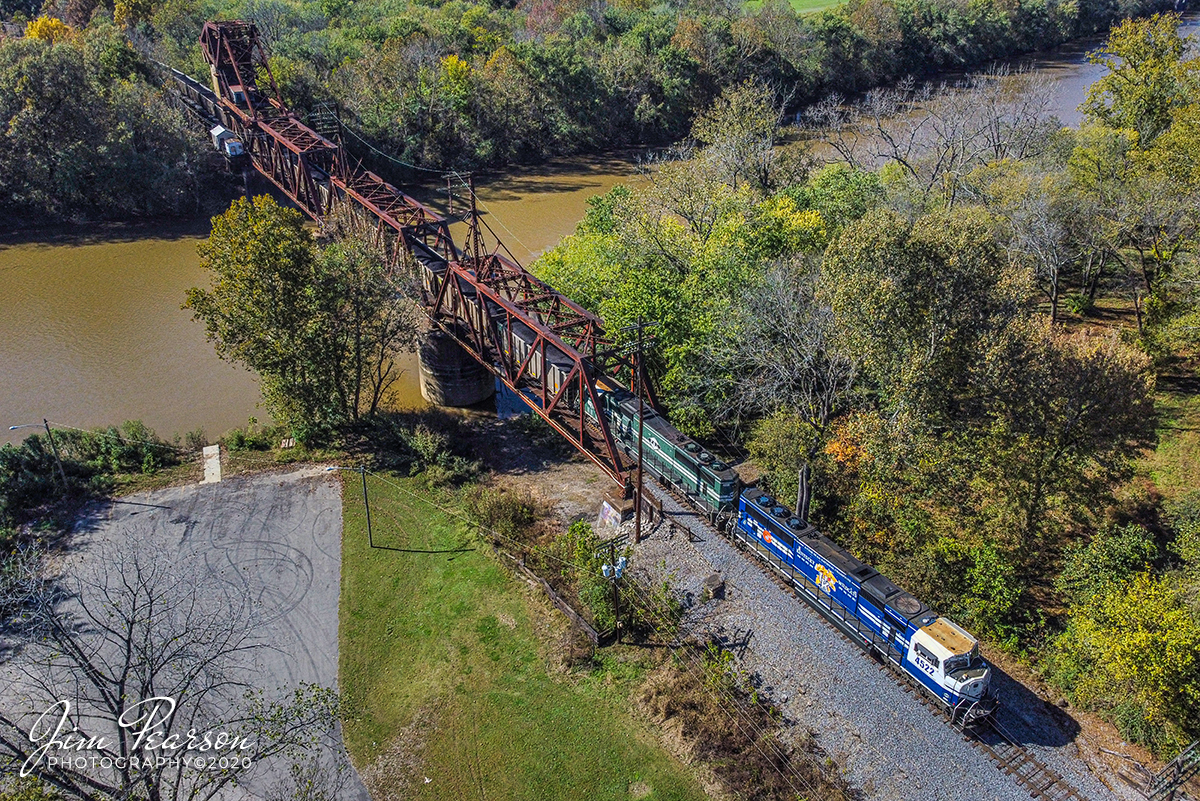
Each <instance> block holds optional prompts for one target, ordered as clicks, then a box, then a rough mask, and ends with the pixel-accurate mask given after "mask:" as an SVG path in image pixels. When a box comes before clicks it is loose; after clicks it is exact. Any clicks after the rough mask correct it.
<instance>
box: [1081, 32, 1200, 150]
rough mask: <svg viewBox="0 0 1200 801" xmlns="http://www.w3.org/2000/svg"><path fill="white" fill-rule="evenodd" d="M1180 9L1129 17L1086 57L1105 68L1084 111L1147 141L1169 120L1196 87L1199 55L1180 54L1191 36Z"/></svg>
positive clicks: (1199, 78)
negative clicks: (1185, 34)
mask: <svg viewBox="0 0 1200 801" xmlns="http://www.w3.org/2000/svg"><path fill="white" fill-rule="evenodd" d="M1179 23H1180V17H1179V15H1178V14H1155V15H1154V16H1152V17H1150V18H1149V19H1140V20H1134V19H1127V20H1125V21H1124V22H1122V23H1121V24H1120V25H1118V26H1117V27H1115V28H1113V30H1112V32H1111V33H1110V34H1109V36H1108V41H1106V42H1105V43H1104V46H1103V47H1102V48H1100V49H1099V50H1097V51H1095V52H1093V53H1090V54H1089V55H1088V60H1089V61H1091V62H1092V63H1093V64H1099V65H1101V66H1104V67H1106V68H1107V69H1108V73H1107V74H1106V75H1104V76H1103V77H1101V78H1100V79H1099V80H1097V81H1096V82H1095V83H1093V84H1092V85H1091V87H1090V88H1089V89H1088V96H1087V100H1086V101H1084V104H1083V106H1082V108H1083V111H1084V112H1085V113H1086V114H1087V115H1088V116H1089V117H1091V118H1093V119H1095V120H1097V121H1099V122H1101V123H1103V124H1104V125H1106V126H1108V127H1110V128H1123V129H1127V130H1131V131H1136V132H1137V133H1138V137H1139V139H1140V140H1141V144H1142V146H1144V147H1145V146H1149V145H1150V143H1151V142H1153V141H1154V140H1155V139H1156V138H1157V137H1158V135H1159V134H1161V133H1162V132H1163V131H1165V130H1166V129H1167V128H1168V127H1169V126H1170V124H1171V114H1172V112H1173V111H1174V110H1175V109H1176V108H1179V107H1180V106H1183V105H1187V103H1188V102H1189V98H1190V97H1191V98H1194V93H1195V92H1196V90H1197V89H1198V88H1200V58H1192V59H1186V60H1185V59H1184V55H1185V54H1186V53H1187V49H1188V45H1189V39H1186V38H1184V37H1182V36H1180V35H1179Z"/></svg>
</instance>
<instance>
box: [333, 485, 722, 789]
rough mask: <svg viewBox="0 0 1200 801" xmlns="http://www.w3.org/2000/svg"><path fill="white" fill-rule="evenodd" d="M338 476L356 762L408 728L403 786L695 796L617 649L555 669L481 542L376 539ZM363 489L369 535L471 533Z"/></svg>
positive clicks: (350, 741)
mask: <svg viewBox="0 0 1200 801" xmlns="http://www.w3.org/2000/svg"><path fill="white" fill-rule="evenodd" d="M346 478H347V482H346V484H345V492H344V497H345V504H344V512H343V521H344V525H345V529H344V535H343V546H342V595H341V624H340V640H341V642H340V648H341V653H340V671H339V673H340V682H341V686H342V691H343V693H344V695H345V697H346V700H347V704H348V705H349V709H348V712H349V716H350V718H351V719H350V720H348V721H347V723H346V725H345V736H346V744H347V747H348V749H349V751H350V754H351V756H352V757H353V759H354V762H355V764H356V765H357V766H358V767H359V768H360V769H363V768H367V767H368V766H370V765H371V764H373V763H374V762H375V761H376V758H377V757H378V756H379V755H380V754H381V753H384V752H386V751H387V750H388V749H389V746H392V745H393V744H395V743H396V742H397V737H398V736H401V735H402V733H403V734H404V739H403V742H405V743H408V744H409V745H408V746H407V747H406V748H405V749H401V750H405V751H408V750H412V748H411V746H412V744H413V743H415V742H417V741H419V742H421V743H422V744H423V745H422V746H421V748H420V754H421V761H420V764H419V769H418V770H417V771H416V774H417V775H416V782H415V784H411V785H410V786H409V789H408V792H407V794H406V795H405V797H411V798H420V799H448V798H489V799H513V800H515V799H530V801H534V800H535V799H537V800H539V801H540V800H541V799H561V800H562V801H566V800H567V799H587V801H606V800H607V799H629V798H646V799H681V800H682V799H701V798H703V797H704V794H703V792H702V791H701V790H700V788H699V786H698V785H697V784H696V782H695V781H694V780H693V779H692V778H691V777H690V776H689V774H688V773H687V771H686V769H685V768H684V767H683V766H682V765H681V764H680V763H679V762H678V761H677V760H675V759H674V758H673V757H671V756H670V755H669V754H668V753H667V752H666V751H664V750H663V749H662V747H661V746H660V745H659V743H658V742H657V739H656V737H655V735H654V733H653V732H652V731H651V730H650V729H649V728H648V726H647V725H645V724H643V723H641V722H639V721H637V720H636V719H634V718H633V717H632V715H631V714H630V712H629V702H628V700H627V699H628V697H629V694H630V691H631V690H632V682H633V681H634V680H635V679H636V676H637V675H639V674H640V671H639V670H636V669H634V670H631V669H629V668H630V665H628V664H620V663H617V662H614V663H613V667H612V669H611V670H605V669H601V670H597V671H595V672H593V673H592V674H590V675H588V676H585V677H578V676H563V675H557V676H556V675H552V672H551V670H550V668H549V666H548V664H547V660H546V658H545V656H544V650H543V648H542V647H541V646H540V645H539V640H538V635H537V634H536V633H535V622H536V619H537V618H538V615H539V614H541V613H540V612H537V611H536V610H535V609H533V608H531V605H532V603H534V602H533V601H531V599H530V598H529V596H528V595H527V590H526V588H525V585H524V584H522V583H519V582H517V581H516V580H514V579H513V578H512V577H511V576H510V575H509V574H508V573H507V572H506V571H505V570H504V569H503V568H502V567H501V566H500V565H499V564H498V563H497V560H496V558H495V557H494V556H493V555H492V554H491V553H489V552H488V551H487V550H486V549H485V548H486V546H482V547H481V550H476V551H467V552H462V553H403V552H399V551H395V550H385V549H383V548H380V547H376V548H375V549H374V550H372V549H370V548H369V547H368V546H367V532H366V524H365V519H364V515H363V505H362V501H361V495H360V491H359V486H360V485H359V484H358V477H357V476H354V475H352V474H346ZM397 482H398V483H400V484H402V485H403V486H406V487H409V488H410V489H413V490H414V491H417V492H421V491H420V490H418V489H417V485H416V484H415V483H414V482H412V481H411V480H408V479H397ZM369 487H370V494H371V512H372V523H373V528H374V536H375V544H376V546H389V547H392V548H407V549H412V550H417V549H423V550H428V551H439V550H447V549H454V548H460V547H464V546H465V547H474V546H476V545H477V544H478V543H477V541H476V540H475V539H474V538H473V537H470V536H469V535H468V533H467V530H466V528H465V526H464V525H463V524H462V523H461V522H460V521H459V520H457V519H454V518H452V517H449V516H448V515H446V514H444V513H442V512H440V511H438V510H437V509H435V508H434V507H432V506H427V505H425V504H423V503H421V502H420V501H417V500H415V499H413V498H411V497H409V496H406V495H405V494H403V493H402V492H400V491H399V490H397V489H394V488H393V487H390V486H388V485H387V484H384V483H383V482H381V481H379V480H377V479H373V478H372V479H369ZM543 624H544V621H543ZM614 653H615V656H614V657H610V658H614V659H620V658H621V656H622V654H621V652H614ZM624 656H625V657H626V658H629V659H636V654H633V653H632V652H627V653H625V654H624ZM414 720H415V721H418V723H417V724H414ZM406 727H407V733H405V732H406ZM414 731H415V732H416V733H415V734H413V732H414ZM409 772H412V771H411V770H410V771H409ZM425 777H428V778H429V779H431V781H430V782H428V783H426V782H425V781H424V778H425Z"/></svg>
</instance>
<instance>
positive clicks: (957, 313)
mask: <svg viewBox="0 0 1200 801" xmlns="http://www.w3.org/2000/svg"><path fill="white" fill-rule="evenodd" d="M819 296H820V297H821V299H822V302H824V303H827V304H828V305H829V307H830V309H831V310H832V313H833V316H834V319H835V321H836V323H837V329H838V332H839V333H838V335H839V336H840V337H841V338H842V339H843V340H844V342H845V343H846V347H847V351H848V353H849V354H850V357H851V358H852V359H853V360H854V361H855V363H856V364H858V365H859V366H860V369H861V370H862V372H863V376H864V378H865V379H867V380H868V381H869V382H870V384H871V387H872V388H873V389H874V390H875V391H876V392H877V393H878V396H879V399H880V401H881V404H882V406H883V407H884V408H886V409H888V410H889V411H892V412H895V411H899V410H901V409H905V408H907V409H908V410H910V411H914V412H916V413H919V414H921V415H924V416H925V417H926V418H928V419H929V420H930V422H931V423H932V424H934V425H939V424H945V423H946V422H947V420H948V418H950V417H952V416H953V415H955V414H956V409H957V407H958V406H960V405H961V404H962V403H963V402H964V399H965V398H966V397H967V396H968V395H970V394H971V392H972V390H971V389H970V387H969V382H970V377H971V374H972V372H973V370H972V366H973V365H974V364H975V363H976V362H978V360H979V358H980V356H981V353H982V348H983V347H984V344H985V343H986V342H987V341H988V339H989V338H990V337H991V336H992V335H994V334H995V333H996V332H998V331H1001V330H1003V329H1004V328H1005V327H1006V325H1007V324H1008V322H1009V321H1011V320H1012V319H1014V318H1015V317H1016V316H1017V315H1018V314H1019V312H1020V310H1021V307H1022V304H1023V303H1024V302H1025V298H1026V297H1027V296H1028V292H1027V287H1026V286H1025V285H1024V283H1023V282H1022V281H1021V280H1020V279H1019V277H1018V276H1016V275H1014V274H1012V273H1011V272H1009V270H1008V269H1007V263H1006V260H1005V259H1004V258H1003V255H1002V253H1001V251H1000V248H999V246H998V244H997V243H996V241H995V239H994V238H993V236H992V234H991V232H990V230H989V225H988V221H987V220H986V218H985V217H984V216H983V215H982V214H981V213H979V212H978V211H977V210H969V211H966V210H964V211H958V212H938V213H935V214H930V215H926V216H923V217H920V218H918V219H917V220H916V221H915V222H909V221H908V220H906V219H905V218H903V217H901V216H899V215H897V214H895V213H894V212H891V211H886V210H880V211H876V212H872V213H869V214H867V215H866V216H865V217H864V218H863V219H862V220H860V221H858V222H857V223H854V224H853V225H850V226H848V227H847V228H846V229H845V230H844V231H843V232H842V234H841V236H839V237H838V238H837V239H836V240H835V241H834V242H833V243H832V244H831V245H830V246H829V249H828V250H827V251H826V254H825V260H824V262H823V264H822V268H821V286H820V290H819Z"/></svg>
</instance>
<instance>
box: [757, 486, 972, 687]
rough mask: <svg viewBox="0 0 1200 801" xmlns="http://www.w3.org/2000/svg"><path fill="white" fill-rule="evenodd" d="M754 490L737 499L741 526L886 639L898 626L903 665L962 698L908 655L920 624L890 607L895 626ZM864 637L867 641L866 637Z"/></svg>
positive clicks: (921, 678)
mask: <svg viewBox="0 0 1200 801" xmlns="http://www.w3.org/2000/svg"><path fill="white" fill-rule="evenodd" d="M751 494H752V493H751V492H742V494H741V497H740V499H739V500H738V517H737V526H738V528H740V529H741V530H742V531H743V532H745V533H746V534H749V535H750V536H752V537H754V538H755V539H756V540H758V541H759V542H760V543H762V544H763V545H764V546H766V547H767V548H769V549H770V550H771V551H772V552H773V553H774V554H776V555H777V556H778V557H779V558H780V560H781V561H783V562H784V563H785V564H787V565H790V566H791V567H792V568H793V569H794V570H795V571H796V572H798V573H801V574H802V575H804V577H805V578H807V579H808V580H809V581H811V582H812V583H813V584H815V585H817V586H818V587H820V588H821V589H822V591H823V592H826V593H827V594H828V595H830V596H831V597H832V598H833V599H834V600H835V601H837V602H838V603H839V604H840V605H841V606H843V607H844V608H845V609H846V611H847V612H848V613H849V614H851V615H853V616H854V617H856V618H857V619H858V620H859V621H860V622H861V623H862V624H863V625H864V626H865V627H867V628H869V629H870V630H871V631H873V632H874V633H875V634H877V635H879V636H880V637H883V638H884V639H887V637H888V635H887V634H886V633H885V626H886V627H887V628H889V629H894V630H897V631H898V635H897V637H896V639H895V642H896V644H897V645H899V646H900V648H901V651H900V667H901V669H902V670H903V671H904V672H905V673H908V674H909V675H910V676H912V678H913V679H914V680H915V681H918V682H920V683H921V684H922V685H923V686H924V687H925V688H926V689H928V690H929V692H930V693H932V694H933V695H935V696H936V697H938V698H940V699H941V700H942V701H944V702H945V703H947V704H950V705H954V704H955V703H957V702H958V701H959V698H960V696H959V695H958V693H955V692H952V691H950V690H948V689H946V688H945V687H943V686H942V685H940V684H938V683H937V681H936V680H934V678H933V676H932V675H930V672H931V671H932V670H933V667H932V666H931V665H922V664H919V662H923V661H924V660H920V659H919V658H918V660H917V661H914V660H913V659H910V658H909V655H908V651H909V648H908V645H909V642H910V641H911V639H912V636H913V634H915V633H916V631H917V628H918V625H917V624H916V623H914V622H913V621H910V620H909V619H908V617H907V616H906V615H903V614H901V613H900V612H899V611H898V610H895V609H890V608H889V609H888V610H887V611H889V612H891V617H893V618H894V619H896V620H898V621H903V622H904V626H903V628H900V627H895V626H893V625H892V623H890V622H888V621H887V620H886V619H885V617H884V612H883V611H882V610H880V609H877V608H876V607H875V605H874V604H872V603H871V602H869V601H868V600H867V599H866V598H865V597H863V596H861V595H860V594H859V590H860V584H859V582H858V581H857V580H856V579H854V578H853V577H851V576H848V575H846V573H845V572H844V571H842V570H841V569H840V568H839V567H838V566H837V565H833V564H830V563H829V561H828V560H827V559H824V558H823V557H822V556H821V554H819V553H817V552H816V551H814V550H813V549H812V548H810V547H809V546H808V545H807V544H806V543H805V542H804V539H803V538H801V537H797V536H796V532H792V531H789V530H788V529H787V527H786V525H785V524H784V523H783V521H781V520H779V519H778V518H777V517H775V516H774V515H772V514H771V512H770V510H769V509H764V508H763V507H761V506H759V505H758V503H757V502H756V501H755V499H754V497H748V496H750V495H751ZM747 507H750V508H753V509H754V511H755V512H756V513H757V514H756V515H754V516H752V515H751V514H750V513H749V512H748V511H747ZM759 517H761V518H762V520H766V521H767V523H766V524H765V525H764V524H763V522H762V521H761V520H759V519H756V518H759ZM780 534H782V535H784V537H786V538H787V539H788V540H791V541H792V542H793V543H794V546H793V547H791V548H789V547H788V546H787V545H786V543H785V542H784V541H781V538H780V536H779V535H780ZM818 566H819V567H820V568H822V569H823V570H824V571H828V574H829V575H824V576H823V575H821V573H820V572H819V571H818V569H817V568H818ZM831 577H832V579H833V581H832V582H831V581H830V578H831ZM861 636H862V635H860V637H861ZM863 639H864V641H865V638H863Z"/></svg>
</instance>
